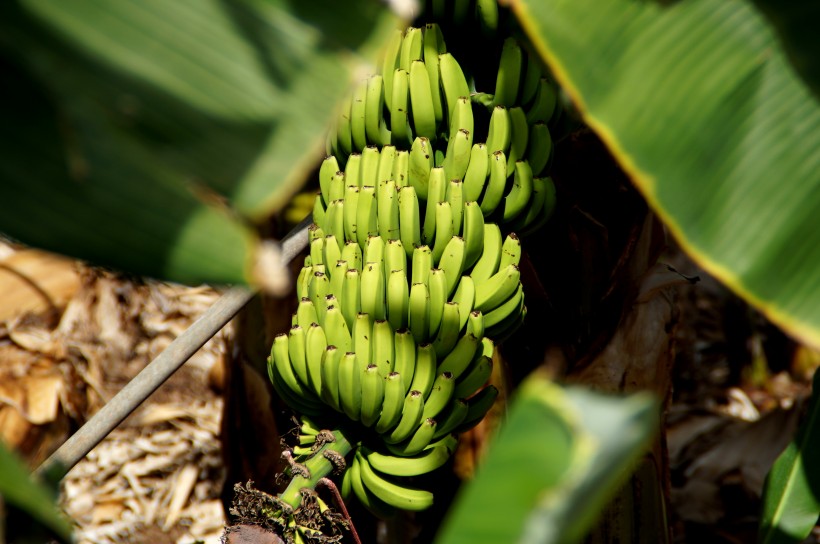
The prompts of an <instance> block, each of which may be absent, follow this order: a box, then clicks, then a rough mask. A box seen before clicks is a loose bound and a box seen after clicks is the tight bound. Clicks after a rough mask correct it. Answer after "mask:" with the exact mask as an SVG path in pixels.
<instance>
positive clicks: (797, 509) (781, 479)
mask: <svg viewBox="0 0 820 544" xmlns="http://www.w3.org/2000/svg"><path fill="white" fill-rule="evenodd" d="M812 390H813V394H812V399H811V403H810V406H809V410H808V415H807V416H806V419H805V421H804V422H803V423H802V424H801V425H800V428H799V429H798V431H797V436H795V438H794V440H792V441H791V443H789V445H788V446H787V447H786V450H785V451H784V452H783V453H782V454H780V457H778V458H777V460H776V461H775V462H774V465H773V466H772V469H771V471H769V474H768V476H767V477H766V486H765V488H764V490H763V515H762V516H761V518H762V519H761V522H760V532H759V534H758V542H760V543H761V544H781V543H783V544H785V543H790V542H801V541H802V540H803V539H805V538H806V537H807V536H808V535H809V533H810V532H811V530H812V529H813V528H814V526H815V524H816V523H817V518H818V517H820V465H819V464H818V460H820V371H816V372H815V373H814V385H813V387H812Z"/></svg>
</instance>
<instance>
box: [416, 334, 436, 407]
mask: <svg viewBox="0 0 820 544" xmlns="http://www.w3.org/2000/svg"><path fill="white" fill-rule="evenodd" d="M436 369H437V365H436V350H435V349H433V344H421V345H419V346H418V347H417V348H416V368H415V373H414V374H413V381H412V383H411V384H410V390H411V391H418V392H420V393H421V394H422V396H423V397H424V398H426V397H427V395H429V394H430V390H431V389H432V388H433V382H434V381H435V380H436Z"/></svg>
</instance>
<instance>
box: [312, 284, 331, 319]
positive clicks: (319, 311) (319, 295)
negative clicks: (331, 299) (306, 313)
mask: <svg viewBox="0 0 820 544" xmlns="http://www.w3.org/2000/svg"><path fill="white" fill-rule="evenodd" d="M329 292H330V279H329V278H328V277H327V274H325V273H323V272H314V273H313V277H312V278H311V280H310V284H309V285H308V297H309V298H310V300H311V301H313V305H314V306H315V307H316V315H317V317H318V318H319V323H322V322H324V319H325V312H326V311H327V307H326V306H325V304H324V302H325V297H326V296H327V294H328V293H329Z"/></svg>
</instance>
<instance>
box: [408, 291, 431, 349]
mask: <svg viewBox="0 0 820 544" xmlns="http://www.w3.org/2000/svg"><path fill="white" fill-rule="evenodd" d="M407 319H408V321H407V322H408V325H409V327H410V332H412V333H413V338H414V339H415V341H416V343H417V344H420V343H422V342H424V341H426V340H427V338H428V334H427V332H428V331H429V327H430V325H429V323H430V293H429V291H428V290H427V285H425V284H423V283H414V284H413V285H412V286H411V287H410V302H409V309H408V312H407Z"/></svg>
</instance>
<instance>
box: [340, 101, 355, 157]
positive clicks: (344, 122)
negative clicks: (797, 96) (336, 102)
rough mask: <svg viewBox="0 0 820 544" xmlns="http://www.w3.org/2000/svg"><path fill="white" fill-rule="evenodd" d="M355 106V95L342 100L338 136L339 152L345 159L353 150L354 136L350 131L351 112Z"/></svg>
mask: <svg viewBox="0 0 820 544" xmlns="http://www.w3.org/2000/svg"><path fill="white" fill-rule="evenodd" d="M352 104H353V93H348V94H347V95H346V96H345V98H344V99H343V100H342V103H341V105H340V107H339V115H338V117H337V118H336V119H337V121H336V134H337V141H338V146H339V151H340V152H341V154H342V156H343V157H347V156H349V155H350V153H351V152H353V151H354V149H353V134H352V132H351V130H350V110H351V106H352Z"/></svg>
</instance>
